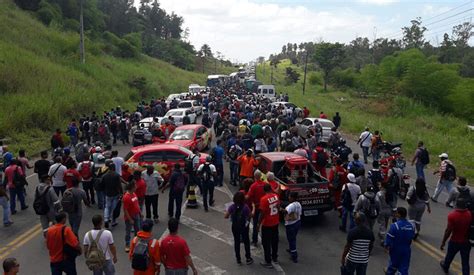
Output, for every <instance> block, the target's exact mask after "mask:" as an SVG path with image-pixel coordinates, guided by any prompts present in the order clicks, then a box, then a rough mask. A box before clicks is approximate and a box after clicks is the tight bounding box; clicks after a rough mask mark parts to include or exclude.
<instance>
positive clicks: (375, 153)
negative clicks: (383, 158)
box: [372, 149, 380, 161]
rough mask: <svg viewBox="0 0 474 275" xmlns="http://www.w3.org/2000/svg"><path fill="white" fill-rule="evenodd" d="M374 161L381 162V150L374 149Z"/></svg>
mask: <svg viewBox="0 0 474 275" xmlns="http://www.w3.org/2000/svg"><path fill="white" fill-rule="evenodd" d="M372 160H373V161H379V160H380V150H379V149H372Z"/></svg>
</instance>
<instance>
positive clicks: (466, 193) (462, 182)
mask: <svg viewBox="0 0 474 275" xmlns="http://www.w3.org/2000/svg"><path fill="white" fill-rule="evenodd" d="M470 196H471V189H470V188H469V186H467V180H466V178H465V177H459V178H458V186H457V187H456V188H453V189H452V190H451V192H450V193H449V197H448V200H447V201H446V206H447V207H452V206H451V204H452V203H453V202H456V200H457V199H458V198H459V197H461V198H464V199H466V200H469V199H470Z"/></svg>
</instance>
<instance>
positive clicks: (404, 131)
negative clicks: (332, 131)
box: [257, 60, 474, 179]
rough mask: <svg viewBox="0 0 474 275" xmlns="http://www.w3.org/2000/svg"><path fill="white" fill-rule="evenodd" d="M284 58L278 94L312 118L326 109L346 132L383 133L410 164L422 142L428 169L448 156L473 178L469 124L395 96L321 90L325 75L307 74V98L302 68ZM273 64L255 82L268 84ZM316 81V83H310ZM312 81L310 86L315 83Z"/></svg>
mask: <svg viewBox="0 0 474 275" xmlns="http://www.w3.org/2000/svg"><path fill="white" fill-rule="evenodd" d="M290 63H291V62H290V61H289V60H283V61H282V62H281V63H279V64H278V65H277V68H274V69H273V81H274V84H275V85H276V90H277V92H278V93H280V92H283V93H285V92H288V94H289V96H290V101H291V102H293V103H295V104H297V105H299V106H301V107H303V106H307V107H308V108H309V109H310V110H311V116H316V117H317V116H319V112H321V111H324V112H325V113H326V114H327V115H328V116H329V117H331V118H332V116H334V114H335V112H339V113H340V115H341V116H342V126H341V128H342V131H344V132H345V133H347V134H350V135H352V136H354V139H357V138H358V135H359V134H360V132H362V131H363V129H364V127H365V126H369V127H370V129H371V130H372V131H374V130H380V131H382V133H383V137H384V139H386V140H391V141H396V142H398V141H400V142H403V150H404V152H405V155H406V157H407V159H409V161H411V157H412V154H413V152H414V151H415V148H416V144H417V142H418V141H419V140H423V141H424V142H425V144H426V146H427V148H428V149H429V151H430V153H431V164H430V166H432V167H435V166H436V165H437V164H438V158H437V157H438V155H439V154H440V153H442V152H447V153H448V154H449V156H450V159H452V160H453V161H454V163H455V164H456V165H457V169H458V173H459V175H465V176H466V177H468V178H470V179H472V178H474V169H473V168H474V132H472V131H469V130H468V129H467V121H465V120H462V119H460V118H456V117H454V116H452V115H445V114H440V113H438V112H436V111H434V110H432V109H430V108H428V107H424V106H423V105H421V104H417V103H415V102H413V101H412V100H410V99H408V98H406V97H403V96H397V97H392V98H389V99H386V98H377V97H374V98H365V97H360V96H359V95H358V94H356V93H353V92H342V91H340V90H336V89H334V88H332V87H330V88H329V91H328V92H324V91H323V88H322V77H321V75H320V73H319V72H309V73H308V80H307V86H306V94H305V95H303V94H302V83H303V73H302V68H301V67H297V66H295V65H290ZM287 67H292V68H293V69H294V70H296V71H298V72H300V73H301V78H300V80H299V81H298V82H297V83H296V84H293V85H289V86H288V85H286V80H285V71H286V68H287ZM270 68H271V67H270V64H269V62H266V63H265V70H264V68H263V66H262V65H260V66H258V68H257V78H258V79H259V80H260V81H262V82H264V83H270V76H271V69H270ZM264 71H265V73H264ZM311 78H313V81H309V79H311ZM311 82H312V83H311Z"/></svg>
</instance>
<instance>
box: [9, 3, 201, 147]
mask: <svg viewBox="0 0 474 275" xmlns="http://www.w3.org/2000/svg"><path fill="white" fill-rule="evenodd" d="M0 22H2V23H1V24H0V33H1V35H0V102H1V103H2V104H1V105H2V107H1V108H0V138H7V139H8V140H9V141H8V144H9V145H10V146H11V150H13V151H14V152H16V151H17V150H18V149H19V148H24V149H26V150H27V151H28V152H30V154H32V153H37V152H38V151H39V150H41V149H44V148H47V147H48V146H49V137H50V135H51V133H52V130H53V129H55V128H57V127H59V128H64V127H65V125H66V123H67V122H68V121H69V120H70V119H71V118H73V117H78V116H80V115H81V114H90V113H91V112H92V111H97V112H99V113H100V112H103V111H104V110H110V108H112V107H116V106H118V105H121V106H122V107H124V108H126V109H127V108H128V109H130V110H132V109H133V108H135V106H136V104H137V102H138V101H139V100H141V99H142V98H146V99H150V98H151V97H155V98H156V97H161V96H166V95H168V94H170V93H175V92H184V91H187V88H188V85H189V84H190V83H197V84H201V85H204V84H205V80H206V76H205V75H203V74H200V73H194V72H189V71H184V70H181V69H178V68H177V67H174V66H172V65H170V64H168V63H166V62H163V61H160V60H156V59H153V58H149V57H146V56H141V57H140V58H138V59H119V58H114V57H111V56H109V55H106V54H104V53H103V52H102V51H101V48H102V47H103V45H102V44H100V43H98V42H93V41H89V40H86V49H87V55H86V61H87V62H86V64H84V65H83V64H81V63H79V52H78V42H79V36H78V34H76V33H71V32H68V33H65V32H62V31H59V30H57V29H56V28H55V27H54V26H52V27H46V26H44V25H43V24H42V23H40V22H39V21H37V20H36V19H35V18H34V17H32V16H31V15H30V14H29V13H27V12H24V11H21V10H20V9H18V8H17V7H16V6H15V5H14V4H13V3H12V1H10V0H0ZM139 77H144V78H145V79H146V82H147V84H146V88H145V89H143V90H141V91H139V90H137V89H136V88H133V87H130V86H129V84H128V83H129V82H130V81H132V80H133V79H136V78H139Z"/></svg>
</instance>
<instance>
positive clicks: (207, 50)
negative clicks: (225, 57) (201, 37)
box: [200, 44, 213, 57]
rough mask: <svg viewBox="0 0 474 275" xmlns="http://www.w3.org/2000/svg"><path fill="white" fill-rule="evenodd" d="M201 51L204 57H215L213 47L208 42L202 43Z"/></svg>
mask: <svg viewBox="0 0 474 275" xmlns="http://www.w3.org/2000/svg"><path fill="white" fill-rule="evenodd" d="M200 51H201V52H202V55H203V56H204V57H213V55H212V51H211V47H210V46H209V45H208V44H204V45H202V46H201V50H200Z"/></svg>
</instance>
